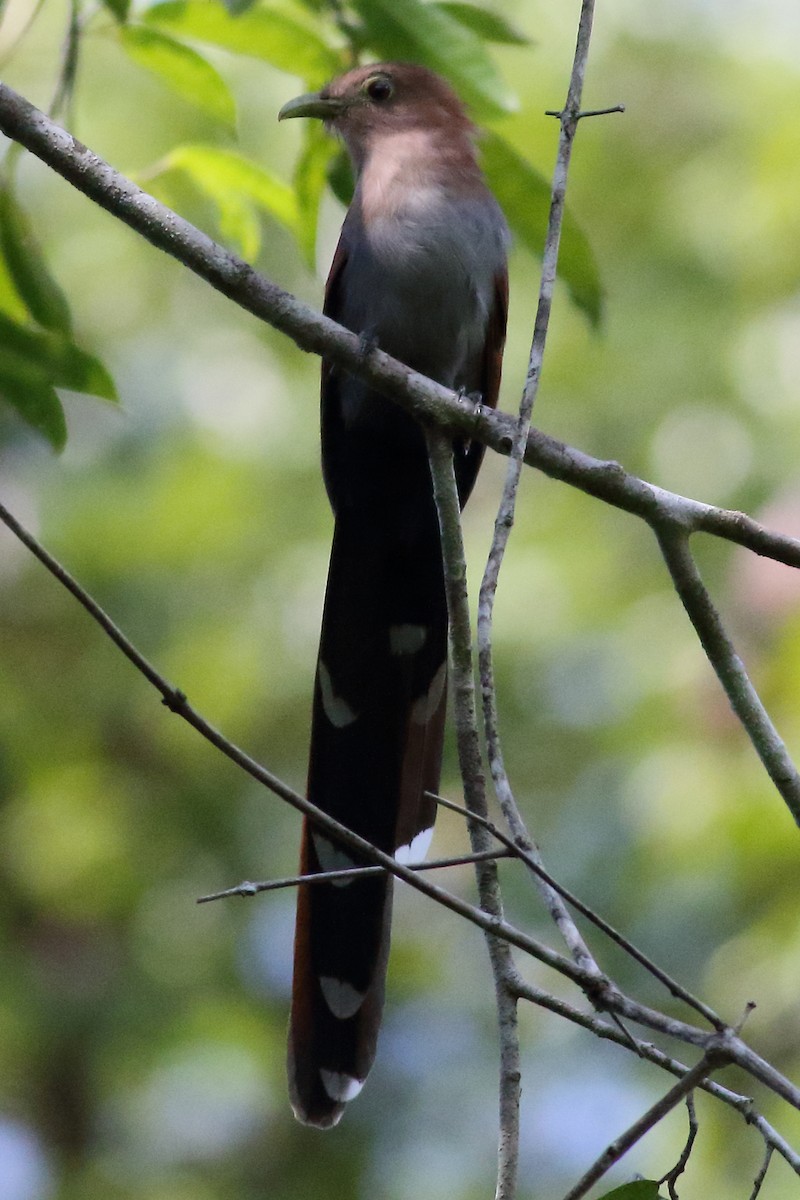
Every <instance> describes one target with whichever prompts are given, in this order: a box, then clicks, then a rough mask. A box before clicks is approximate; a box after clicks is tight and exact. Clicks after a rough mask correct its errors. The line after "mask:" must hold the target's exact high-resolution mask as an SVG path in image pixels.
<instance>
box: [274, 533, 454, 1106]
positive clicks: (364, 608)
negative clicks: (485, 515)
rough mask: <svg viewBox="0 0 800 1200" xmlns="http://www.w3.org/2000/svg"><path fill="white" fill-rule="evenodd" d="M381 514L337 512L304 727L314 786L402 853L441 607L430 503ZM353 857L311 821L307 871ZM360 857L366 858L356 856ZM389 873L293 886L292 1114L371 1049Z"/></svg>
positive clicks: (356, 1068)
mask: <svg viewBox="0 0 800 1200" xmlns="http://www.w3.org/2000/svg"><path fill="white" fill-rule="evenodd" d="M389 524H390V528H389V530H388V533H387V526H386V523H385V522H382V521H380V520H376V519H375V514H374V513H371V514H364V515H359V514H358V513H352V512H351V513H349V514H346V515H345V516H344V517H342V516H340V517H339V519H338V520H337V524H336V531H335V534H334V541H333V548H332V553H331V562H330V569H329V572H328V587H327V592H326V597H325V612H324V616H323V625H322V638H321V643H320V652H319V660H318V664H317V678H316V686H315V690H314V707H313V716H312V730H311V755H310V764H309V779H308V796H309V799H310V800H312V801H313V802H314V803H315V804H317V805H318V806H319V807H320V808H322V809H324V810H325V812H327V813H330V814H331V815H332V816H335V817H336V818H337V819H338V820H339V821H341V822H342V823H343V824H345V825H347V826H349V828H351V829H353V830H355V831H356V832H358V833H359V834H361V835H362V836H363V837H365V838H367V839H368V840H369V841H370V842H372V843H373V844H374V845H376V846H378V847H380V849H382V850H384V851H386V852H387V853H389V854H394V855H396V856H397V857H398V858H399V859H401V860H405V861H408V862H410V861H418V860H419V859H421V858H423V857H424V854H425V851H426V850H427V846H428V843H429V842H430V838H431V836H432V833H433V822H434V817H435V805H434V803H433V802H432V801H430V800H425V799H424V793H425V791H436V790H437V789H438V785H439V774H440V768H441V756H442V738H443V729H444V717H445V707H446V695H445V693H446V678H447V666H446V660H447V609H446V603H445V597H444V586H443V580H442V560H441V549H440V545H439V533H438V527H437V526H436V522H435V513H433V511H432V510H431V519H430V520H425V521H423V522H421V523H420V524H417V525H416V526H415V528H414V529H413V532H412V533H410V532H409V531H408V530H398V529H397V528H395V529H394V530H392V529H391V522H390V523H389ZM354 861H356V862H357V861H358V860H357V859H355V858H354V856H353V855H351V854H350V853H349V852H348V851H347V850H345V848H344V847H340V846H336V845H334V844H333V843H332V842H331V841H330V839H329V838H327V837H326V836H325V835H324V834H322V833H321V832H319V831H317V830H315V829H314V828H313V827H312V826H310V825H309V823H308V822H306V823H305V824H304V827H303V841H302V852H301V871H302V872H303V873H307V872H315V871H320V870H323V871H324V870H331V869H336V868H338V867H343V866H351V865H353V862H354ZM359 865H360V864H359ZM391 909H392V881H391V878H386V877H385V876H372V877H369V878H367V879H363V880H353V881H349V882H346V883H338V884H336V883H323V884H313V885H311V884H309V885H306V886H303V887H301V888H300V892H299V898H298V909H297V927H296V933H295V962H294V986H293V996H292V1015H291V1023H290V1029H289V1089H290V1096H291V1100H292V1106H293V1108H294V1111H295V1114H296V1116H297V1117H298V1118H299V1119H300V1120H301V1121H303V1122H305V1123H306V1124H309V1125H316V1126H319V1127H321V1128H326V1127H329V1126H331V1125H335V1124H336V1122H337V1121H338V1120H339V1118H340V1117H341V1115H342V1112H343V1111H344V1106H345V1104H346V1103H347V1101H348V1100H352V1099H353V1097H354V1096H356V1095H357V1094H358V1092H359V1091H360V1090H361V1087H362V1085H363V1083H364V1080H365V1079H366V1077H367V1074H368V1072H369V1069H370V1067H371V1066H372V1062H373V1059H374V1057H375V1048H376V1043H377V1038H378V1030H379V1027H380V1020H381V1013H382V1010H383V997H384V984H385V977H386V964H387V960H388V956H389V938H390V925H391Z"/></svg>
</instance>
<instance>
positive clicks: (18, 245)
mask: <svg viewBox="0 0 800 1200" xmlns="http://www.w3.org/2000/svg"><path fill="white" fill-rule="evenodd" d="M0 252H2V255H3V259H4V260H5V265H6V267H7V269H8V274H9V276H10V278H11V280H12V282H13V285H14V288H15V289H16V291H17V293H18V295H19V297H20V299H21V300H22V301H23V303H24V304H25V307H26V308H27V310H28V312H29V313H30V314H31V316H32V317H33V318H34V319H35V320H36V321H38V322H39V324H40V325H43V326H44V328H45V329H56V330H59V331H60V332H61V333H65V334H68V333H69V332H70V330H71V328H72V316H71V314H70V311H69V302H68V300H67V297H66V296H65V295H64V293H63V292H62V290H61V287H60V286H59V284H58V283H57V281H56V280H55V278H54V277H53V276H52V275H51V273H50V269H49V267H48V266H47V263H46V262H45V258H44V255H43V254H42V251H41V247H40V246H39V243H38V241H37V240H36V237H35V235H34V232H33V228H32V226H31V224H30V221H29V220H28V216H27V214H26V213H25V212H24V211H23V209H21V208H20V206H19V205H18V204H17V201H16V200H15V198H14V196H13V195H12V193H11V190H10V188H9V187H0Z"/></svg>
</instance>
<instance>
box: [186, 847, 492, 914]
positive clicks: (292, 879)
mask: <svg viewBox="0 0 800 1200" xmlns="http://www.w3.org/2000/svg"><path fill="white" fill-rule="evenodd" d="M508 857H510V852H509V851H508V850H485V851H483V853H481V854H462V855H460V856H459V857H458V858H438V859H437V858H434V859H431V860H430V862H421V863H408V869H409V871H441V870H442V869H443V868H444V867H464V866H469V865H471V864H472V863H476V862H481V861H482V860H483V859H489V858H508ZM385 874H386V871H385V869H384V868H383V867H343V868H342V869H341V870H339V871H315V872H314V873H313V874H311V875H288V876H286V877H285V878H283V879H266V880H262V881H261V882H259V883H253V882H252V880H250V879H245V880H244V882H243V883H237V884H236V886H235V887H230V888H225V889H224V891H221V892H211V893H210V894H209V895H208V896H198V897H197V900H196V901H195V903H196V904H208V903H210V901H212V900H227V899H228V898H229V897H230V896H244V897H249V896H258V895H259V894H260V893H261V892H279V891H282V890H283V889H284V888H293V887H301V886H305V885H306V884H309V883H343V882H344V881H348V882H349V881H350V880H351V879H363V878H364V877H365V876H367V875H385Z"/></svg>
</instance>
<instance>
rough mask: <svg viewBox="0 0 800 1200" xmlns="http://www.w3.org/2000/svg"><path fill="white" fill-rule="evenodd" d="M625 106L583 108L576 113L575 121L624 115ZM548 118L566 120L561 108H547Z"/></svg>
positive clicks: (545, 111)
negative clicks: (614, 114)
mask: <svg viewBox="0 0 800 1200" xmlns="http://www.w3.org/2000/svg"><path fill="white" fill-rule="evenodd" d="M624 112H625V105H624V104H612V105H611V106H610V108H582V109H581V111H580V112H579V113H576V115H575V120H576V121H582V120H583V119H584V117H608V116H611V114H612V113H624ZM544 115H545V116H546V117H557V118H558V120H559V121H562V120H563V119H564V111H563V109H559V108H546V109H545V110H544Z"/></svg>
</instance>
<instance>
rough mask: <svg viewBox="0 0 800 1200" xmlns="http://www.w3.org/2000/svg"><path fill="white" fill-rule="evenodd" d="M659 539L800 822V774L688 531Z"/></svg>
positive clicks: (736, 706)
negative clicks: (720, 608)
mask: <svg viewBox="0 0 800 1200" xmlns="http://www.w3.org/2000/svg"><path fill="white" fill-rule="evenodd" d="M655 531H656V536H657V537H658V544H659V546H660V547H661V553H662V554H663V555H664V561H665V562H666V564H667V567H668V568H669V573H670V576H671V577H672V582H673V584H674V585H675V590H676V592H677V593H678V595H679V596H680V598H681V601H682V603H683V606H684V608H685V609H686V612H687V613H688V615H689V619H690V621H691V622H692V625H693V626H694V628H695V632H696V633H697V636H698V638H699V639H700V644H701V645H702V647H703V649H704V650H705V652H706V655H707V657H708V660H709V662H710V663H711V665H712V667H713V668H714V671H715V672H716V675H717V678H718V679H719V681H720V683H721V684H722V686H723V688H724V689H725V694H726V695H727V697H728V700H729V701H730V704H731V707H732V709H733V711H734V712H735V713H736V715H737V717H738V718H739V720H740V721H741V723H742V725H743V726H744V728H745V731H746V733H747V735H748V737H749V738H750V741H751V742H752V743H753V746H754V747H755V750H756V753H757V754H758V757H759V758H760V759H761V762H762V763H763V764H764V768H765V770H766V771H767V774H768V775H769V777H770V779H771V780H772V782H773V783H774V784H775V786H776V788H777V789H778V791H779V792H780V794H781V795H782V796H783V798H784V800H785V801H786V804H787V805H788V807H789V811H790V812H791V814H792V816H793V817H794V819H795V822H796V823H797V824H798V825H800V774H798V771H797V768H796V767H795V765H794V763H793V762H792V759H791V757H790V756H789V753H788V751H787V749H786V746H785V745H784V743H783V741H782V739H781V738H780V736H779V734H778V731H777V730H776V728H775V726H774V725H773V724H772V721H771V720H770V718H769V715H768V713H767V710H766V709H765V708H764V705H763V704H762V703H761V698H760V696H759V695H758V692H757V691H756V689H755V688H754V687H753V685H752V683H751V682H750V679H749V677H748V674H747V671H746V670H745V667H744V663H743V662H742V660H741V659H740V658H739V655H738V654H737V653H736V649H735V647H734V645H733V643H732V642H731V640H730V638H729V637H728V634H727V633H726V631H725V626H724V625H723V624H722V621H721V619H720V615H719V613H718V612H717V610H716V608H715V607H714V605H713V603H712V600H711V597H710V596H709V594H708V592H707V591H706V588H705V586H704V584H703V581H702V579H701V578H700V572H699V571H698V569H697V566H696V564H695V561H694V558H693V557H692V553H691V551H690V549H689V539H688V536H687V535H686V534H685V533H683V532H680V531H675V530H673V529H669V530H667V529H662V528H660V527H658V526H656V527H655Z"/></svg>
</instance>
